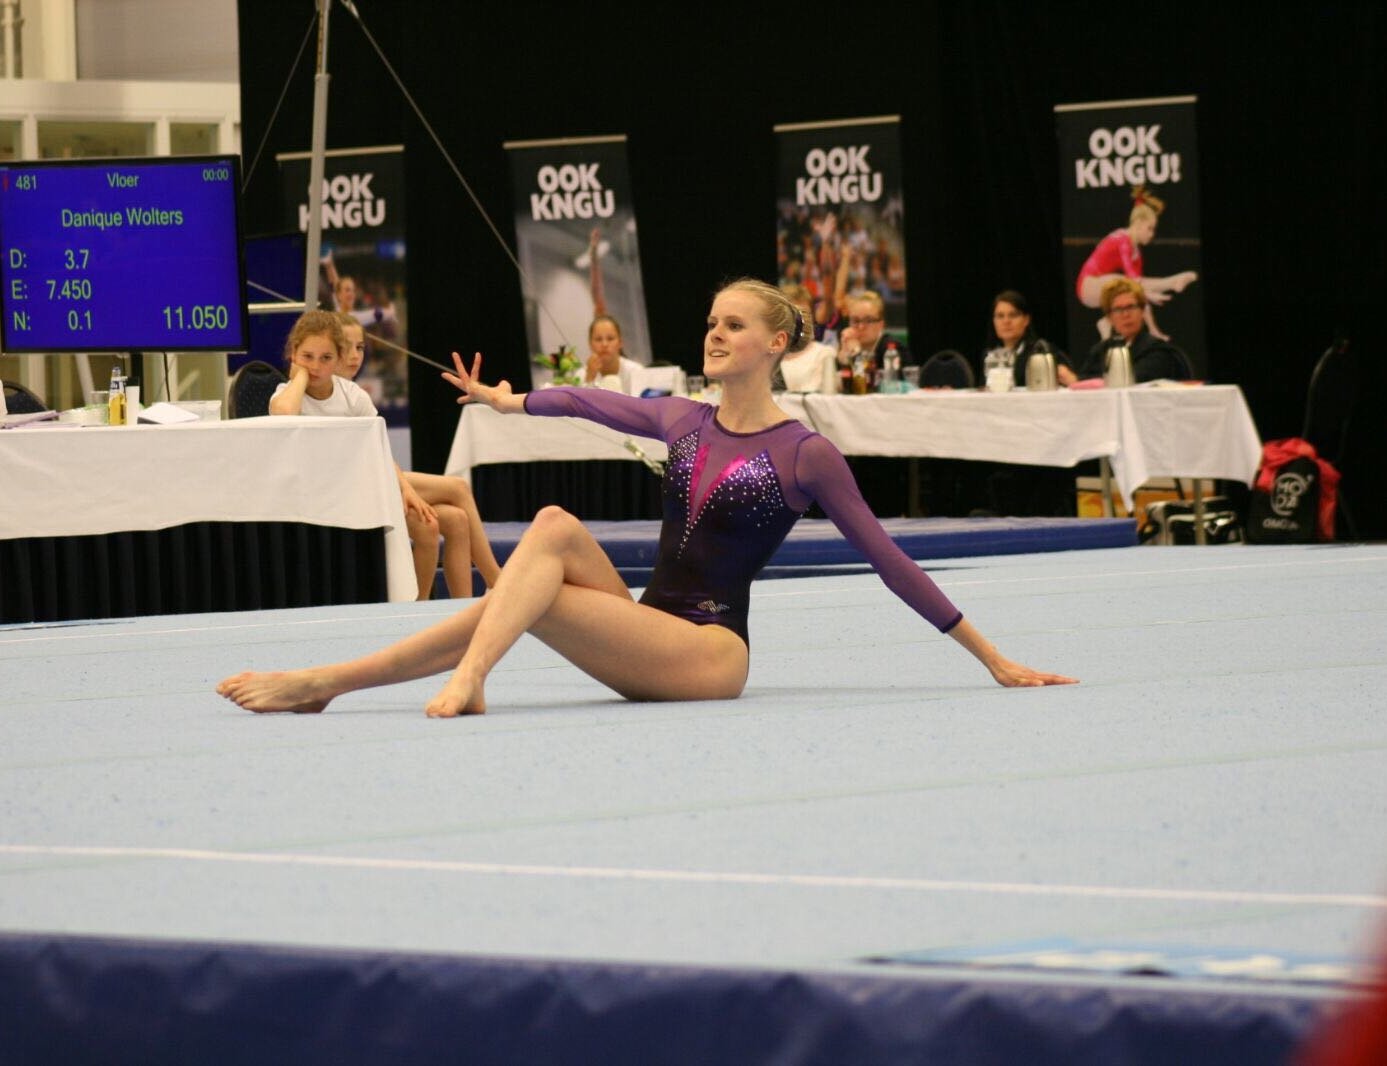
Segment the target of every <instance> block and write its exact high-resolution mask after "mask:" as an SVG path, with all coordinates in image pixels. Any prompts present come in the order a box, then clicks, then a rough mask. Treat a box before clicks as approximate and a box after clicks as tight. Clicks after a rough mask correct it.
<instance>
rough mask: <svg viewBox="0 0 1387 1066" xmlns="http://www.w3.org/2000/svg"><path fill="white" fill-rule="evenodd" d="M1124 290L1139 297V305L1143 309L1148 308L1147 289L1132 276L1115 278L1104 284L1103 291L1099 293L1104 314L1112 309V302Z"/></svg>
mask: <svg viewBox="0 0 1387 1066" xmlns="http://www.w3.org/2000/svg"><path fill="white" fill-rule="evenodd" d="M1124 292H1126V293H1131V294H1132V295H1133V296H1135V297H1136V299H1137V306H1138V307H1140V308H1141V309H1142V310H1143V311H1145V310H1146V290H1145V289H1143V288H1142V287H1141V286H1140V285H1138V284H1137V283H1136V282H1135V281H1133V280H1132V279H1131V278H1113V279H1112V281H1110V282H1108V283H1107V284H1106V285H1104V286H1103V289H1102V291H1101V292H1100V293H1099V294H1098V303H1099V304H1100V305H1101V306H1102V308H1103V314H1105V315H1106V314H1108V313H1110V312H1111V311H1112V302H1113V301H1114V300H1116V299H1117V298H1118V297H1119V296H1121V295H1122V294H1123V293H1124Z"/></svg>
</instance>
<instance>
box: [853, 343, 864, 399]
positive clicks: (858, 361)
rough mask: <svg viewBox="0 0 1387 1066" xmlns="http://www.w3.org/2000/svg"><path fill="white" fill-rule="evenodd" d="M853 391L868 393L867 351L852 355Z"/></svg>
mask: <svg viewBox="0 0 1387 1066" xmlns="http://www.w3.org/2000/svg"><path fill="white" fill-rule="evenodd" d="M852 393H853V395H854V396H865V395H866V393H867V353H866V352H858V353H857V354H856V355H854V356H853V357H852Z"/></svg>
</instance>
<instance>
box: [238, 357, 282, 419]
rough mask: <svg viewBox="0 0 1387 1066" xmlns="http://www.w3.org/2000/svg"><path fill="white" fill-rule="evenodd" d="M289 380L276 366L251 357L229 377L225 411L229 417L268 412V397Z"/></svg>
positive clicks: (265, 413) (249, 416) (252, 415)
mask: <svg viewBox="0 0 1387 1066" xmlns="http://www.w3.org/2000/svg"><path fill="white" fill-rule="evenodd" d="M287 380H289V379H288V378H286V377H285V376H284V373H283V371H281V370H280V369H279V368H278V367H275V366H271V365H270V364H269V363H267V362H265V361H264V360H263V359H252V360H251V361H250V362H249V363H246V364H245V365H244V366H242V367H241V368H240V369H239V370H237V371H236V373H235V374H233V375H232V377H231V387H230V390H229V392H228V394H227V401H226V413H227V415H228V417H230V418H252V417H254V416H256V415H267V414H269V413H270V397H271V396H273V395H274V394H275V389H276V388H278V387H279V385H280V384H281V383H282V382H284V381H287Z"/></svg>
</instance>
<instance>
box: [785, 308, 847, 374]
mask: <svg viewBox="0 0 1387 1066" xmlns="http://www.w3.org/2000/svg"><path fill="white" fill-rule="evenodd" d="M780 291H781V292H783V293H784V294H785V295H786V296H787V297H789V299H790V302H791V303H792V304H794V305H795V307H797V308H798V309H799V313H800V316H801V318H802V319H803V321H804V325H805V328H806V329H810V328H812V327H813V323H814V297H813V295H812V294H811V293H810V292H809V290H808V288H806V287H805V286H804V285H801V284H799V283H798V282H788V283H786V284H784V285H782V286H780ZM780 376H781V380H783V381H784V383H785V391H786V392H828V393H832V392H837V391H838V381H839V378H838V349H837V348H834V347H832V346H831V345H827V344H824V343H823V342H821V341H810V342H809V344H808V345H806V346H805V347H804V348H803V349H801V350H800V351H797V352H793V353H792V352H786V353H785V355H784V356H782V357H781V360H780Z"/></svg>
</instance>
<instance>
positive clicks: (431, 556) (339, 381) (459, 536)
mask: <svg viewBox="0 0 1387 1066" xmlns="http://www.w3.org/2000/svg"><path fill="white" fill-rule="evenodd" d="M352 328H353V327H344V322H343V320H342V319H341V318H340V317H339V313H338V312H333V311H305V312H304V313H303V314H302V315H300V316H299V319H298V321H297V322H295V323H294V325H293V327H292V328H291V329H290V331H289V338H288V341H287V342H286V343H285V356H286V360H287V362H288V364H289V367H288V370H289V380H288V381H287V382H285V383H283V384H281V385H280V386H279V388H277V389H276V390H275V393H274V395H273V396H271V397H270V414H272V415H323V416H338V417H353V418H375V417H376V416H377V412H376V405H375V404H374V403H372V402H371V397H370V396H369V395H367V393H366V391H365V390H364V389H362V388H361V387H360V386H358V385H357V384H356V382H354V381H352V380H350V379H349V378H347V377H345V376H343V373H342V372H343V371H344V369H345V366H346V365H347V362H348V360H352V361H354V362H355V363H356V369H358V370H359V369H360V362H359V361H357V360H356V357H355V354H354V353H355V351H356V345H357V343H358V341H357V338H356V333H355V332H353V334H352V337H353V339H352V340H351V341H350V342H349V341H348V337H347V334H346V332H345V331H346V329H352ZM354 329H355V330H357V331H359V330H360V329H361V327H360V325H359V324H356V325H355V326H354ZM360 344H361V351H362V353H363V355H364V350H365V337H364V335H362V336H361V337H360ZM395 477H396V479H397V480H398V481H399V485H400V497H401V500H402V502H403V504H404V511H405V526H406V529H407V531H408V534H409V539H410V543H411V545H412V549H411V551H412V554H413V558H414V576H415V580H416V584H417V587H418V591H419V599H421V600H427V599H428V598H429V597H430V596H431V595H432V594H433V583H434V574H435V572H436V571H437V569H438V555H439V552H438V546H439V536H440V529H439V516H438V512H437V511H436V510H435V508H434V506H433V505H432V504H430V503H429V502H427V501H426V500H425V499H424V497H423V495H422V494H421V493H420V492H419V490H418V488H417V487H416V486H415V485H414V484H412V483H411V482H410V480H409V477H408V475H406V474H405V472H404V471H403V470H401V469H400V467H399V464H396V465H395ZM440 480H442V479H440ZM470 498H471V493H470V492H468V493H467V494H466V499H468V500H470ZM459 499H461V497H459ZM470 513H471V514H475V513H476V508H475V506H473V507H472V508H471V512H470ZM445 519H446V520H447V521H448V523H449V526H450V528H451V529H452V530H453V539H454V541H455V543H456V544H458V545H460V546H461V547H460V551H461V552H463V553H468V558H469V560H470V551H471V548H470V544H471V541H472V539H473V529H472V524H471V519H470V518H469V517H468V515H467V514H464V513H462V512H461V511H458V512H455V513H454V514H451V515H446V516H445ZM480 525H481V523H480V520H478V521H477V527H478V528H480ZM480 540H481V541H482V542H483V543H484V544H485V543H486V538H485V534H482V536H481V537H480ZM485 552H486V557H487V559H488V560H489V562H490V566H491V568H492V571H493V578H494V572H495V570H496V569H498V568H496V564H495V559H494V557H492V556H491V550H490V546H489V545H487V547H486V549H485ZM486 573H487V571H486V569H483V578H484V579H485V577H486ZM444 576H445V578H447V577H448V576H449V571H448V568H447V567H445V569H444ZM463 577H464V575H463V574H460V573H455V574H453V575H452V579H451V580H450V581H449V586H448V589H449V592H450V593H451V594H453V595H469V596H470V595H471V593H472V576H471V568H470V565H469V566H468V568H467V570H466V574H465V581H464V580H463ZM464 590H465V591H464Z"/></svg>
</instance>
